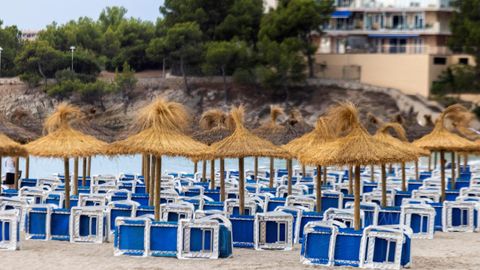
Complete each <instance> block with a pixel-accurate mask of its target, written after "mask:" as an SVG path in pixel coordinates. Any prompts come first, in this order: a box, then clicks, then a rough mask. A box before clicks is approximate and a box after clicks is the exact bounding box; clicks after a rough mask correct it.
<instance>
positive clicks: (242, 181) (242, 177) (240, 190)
mask: <svg viewBox="0 0 480 270" xmlns="http://www.w3.org/2000/svg"><path fill="white" fill-rule="evenodd" d="M238 175H239V177H238V180H239V181H240V183H239V185H238V196H239V201H240V215H244V214H245V170H244V159H243V158H239V159H238Z"/></svg>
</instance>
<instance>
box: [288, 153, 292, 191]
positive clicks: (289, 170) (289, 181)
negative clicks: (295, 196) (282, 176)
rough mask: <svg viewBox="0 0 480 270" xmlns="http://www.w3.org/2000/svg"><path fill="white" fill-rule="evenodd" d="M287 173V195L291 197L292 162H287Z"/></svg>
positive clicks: (289, 160)
mask: <svg viewBox="0 0 480 270" xmlns="http://www.w3.org/2000/svg"><path fill="white" fill-rule="evenodd" d="M287 167H288V168H287V172H288V195H292V160H291V159H288V160H287Z"/></svg>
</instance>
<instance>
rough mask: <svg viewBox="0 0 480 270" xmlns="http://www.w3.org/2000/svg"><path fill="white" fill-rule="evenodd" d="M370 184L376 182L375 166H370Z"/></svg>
mask: <svg viewBox="0 0 480 270" xmlns="http://www.w3.org/2000/svg"><path fill="white" fill-rule="evenodd" d="M370 182H372V183H374V182H375V166H373V165H370Z"/></svg>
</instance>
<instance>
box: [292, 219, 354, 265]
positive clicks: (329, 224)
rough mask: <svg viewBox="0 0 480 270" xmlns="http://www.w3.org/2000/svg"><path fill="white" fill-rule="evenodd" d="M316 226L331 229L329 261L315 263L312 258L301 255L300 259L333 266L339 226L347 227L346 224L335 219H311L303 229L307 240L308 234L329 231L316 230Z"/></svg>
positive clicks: (309, 262)
mask: <svg viewBox="0 0 480 270" xmlns="http://www.w3.org/2000/svg"><path fill="white" fill-rule="evenodd" d="M316 227H322V228H327V229H330V231H331V233H330V234H331V235H330V244H329V246H328V261H327V262H326V263H324V264H320V263H319V262H315V263H313V262H312V261H311V260H310V259H308V258H305V257H303V256H301V258H300V261H301V262H302V263H303V264H306V265H323V266H329V267H332V266H334V264H335V244H336V241H337V235H338V228H346V225H345V224H344V223H342V222H339V221H334V220H322V221H311V222H308V223H307V224H306V225H305V228H304V229H303V233H304V235H305V240H304V241H308V237H307V235H308V234H327V232H323V231H317V230H315V228H316Z"/></svg>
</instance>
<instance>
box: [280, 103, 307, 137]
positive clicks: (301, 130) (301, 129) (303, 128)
mask: <svg viewBox="0 0 480 270" xmlns="http://www.w3.org/2000/svg"><path fill="white" fill-rule="evenodd" d="M285 125H286V126H287V127H288V126H289V127H291V128H292V129H293V130H294V131H295V134H296V136H297V137H299V136H302V135H304V134H306V133H308V132H310V131H312V130H313V127H312V126H311V125H309V124H308V123H307V122H305V120H304V119H303V115H302V113H301V112H300V110H299V109H296V108H295V109H292V110H290V112H289V114H288V119H287V122H286V123H285Z"/></svg>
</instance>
